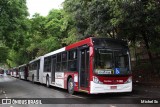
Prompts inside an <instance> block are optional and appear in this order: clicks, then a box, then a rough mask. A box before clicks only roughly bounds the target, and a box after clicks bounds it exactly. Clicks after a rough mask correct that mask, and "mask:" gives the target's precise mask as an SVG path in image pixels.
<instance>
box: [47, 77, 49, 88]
mask: <svg viewBox="0 0 160 107" xmlns="http://www.w3.org/2000/svg"><path fill="white" fill-rule="evenodd" d="M46 86H47V87H49V77H48V76H47V77H46Z"/></svg>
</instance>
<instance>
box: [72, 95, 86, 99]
mask: <svg viewBox="0 0 160 107" xmlns="http://www.w3.org/2000/svg"><path fill="white" fill-rule="evenodd" d="M72 96H73V97H77V98H82V99H86V98H84V97H80V96H76V95H72Z"/></svg>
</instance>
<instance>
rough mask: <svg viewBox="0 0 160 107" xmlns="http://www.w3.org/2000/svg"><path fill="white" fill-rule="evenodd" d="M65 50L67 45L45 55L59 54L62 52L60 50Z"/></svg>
mask: <svg viewBox="0 0 160 107" xmlns="http://www.w3.org/2000/svg"><path fill="white" fill-rule="evenodd" d="M63 51H65V47H63V48H61V49H58V50H55V51H52V52H50V53H48V54H45V55H44V57H48V56H51V55H54V54H57V53H60V52H63Z"/></svg>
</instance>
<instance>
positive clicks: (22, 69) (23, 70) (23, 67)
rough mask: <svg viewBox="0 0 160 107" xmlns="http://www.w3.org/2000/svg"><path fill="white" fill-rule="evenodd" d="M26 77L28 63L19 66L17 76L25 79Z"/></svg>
mask: <svg viewBox="0 0 160 107" xmlns="http://www.w3.org/2000/svg"><path fill="white" fill-rule="evenodd" d="M27 77H28V65H27V64H23V65H20V66H19V78H20V79H24V80H27Z"/></svg>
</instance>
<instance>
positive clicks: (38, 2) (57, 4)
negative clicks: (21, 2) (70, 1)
mask: <svg viewBox="0 0 160 107" xmlns="http://www.w3.org/2000/svg"><path fill="white" fill-rule="evenodd" d="M26 1H27V7H28V11H29V14H30V17H31V16H32V15H34V14H35V13H39V14H40V15H42V16H47V15H48V13H49V11H50V10H51V9H59V8H62V6H61V4H62V2H64V0H26Z"/></svg>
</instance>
